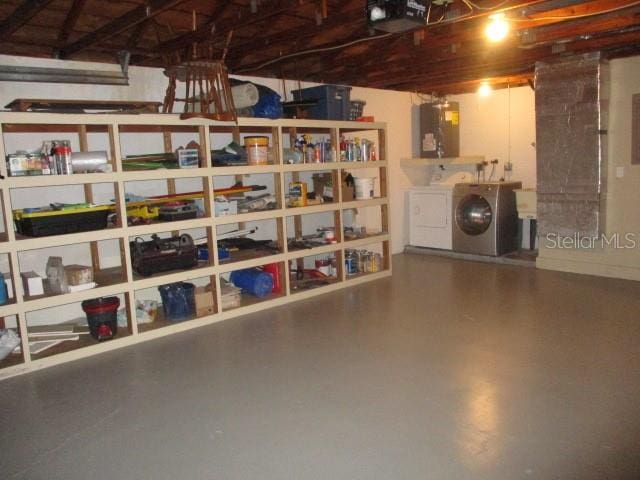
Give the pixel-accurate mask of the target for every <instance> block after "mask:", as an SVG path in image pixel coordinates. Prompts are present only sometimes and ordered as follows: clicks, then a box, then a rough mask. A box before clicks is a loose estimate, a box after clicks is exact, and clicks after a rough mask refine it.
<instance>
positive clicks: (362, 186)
mask: <svg viewBox="0 0 640 480" xmlns="http://www.w3.org/2000/svg"><path fill="white" fill-rule="evenodd" d="M353 181H354V183H355V185H356V200H369V199H371V198H373V189H374V184H375V177H360V178H355V177H354V178H353Z"/></svg>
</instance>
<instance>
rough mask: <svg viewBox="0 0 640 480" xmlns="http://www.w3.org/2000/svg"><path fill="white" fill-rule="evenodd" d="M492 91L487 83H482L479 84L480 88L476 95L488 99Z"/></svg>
mask: <svg viewBox="0 0 640 480" xmlns="http://www.w3.org/2000/svg"><path fill="white" fill-rule="evenodd" d="M492 91H493V89H492V88H491V85H489V84H488V83H487V82H482V83H481V84H480V88H478V95H480V96H481V97H488V96H489V95H491V92H492Z"/></svg>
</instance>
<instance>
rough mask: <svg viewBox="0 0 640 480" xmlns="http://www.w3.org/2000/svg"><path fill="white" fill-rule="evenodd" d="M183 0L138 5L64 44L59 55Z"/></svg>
mask: <svg viewBox="0 0 640 480" xmlns="http://www.w3.org/2000/svg"><path fill="white" fill-rule="evenodd" d="M183 1H185V0H150V1H149V2H147V4H146V5H140V6H139V7H136V8H134V9H133V10H130V11H129V12H127V13H125V14H124V15H121V16H120V17H118V18H116V19H115V20H113V21H111V22H109V23H107V24H106V25H104V26H103V27H101V28H99V29H98V30H96V31H95V32H92V33H89V34H87V35H85V36H84V37H82V38H80V39H78V40H76V41H75V42H73V43H71V44H69V45H66V46H64V47H63V48H62V49H61V51H60V56H61V57H62V58H68V57H70V56H71V55H73V54H75V53H77V52H79V51H81V50H84V49H86V48H88V47H90V46H91V45H94V44H96V43H99V42H103V41H105V40H107V39H109V38H112V37H114V36H115V35H118V34H119V33H122V32H124V31H126V30H128V29H130V28H132V27H134V26H136V25H138V24H139V23H142V22H144V21H146V20H149V19H150V18H153V17H155V16H156V15H158V14H160V13H162V12H164V11H166V10H168V9H170V8H173V7H174V6H176V5H178V4H179V3H181V2H183Z"/></svg>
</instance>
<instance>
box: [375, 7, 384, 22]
mask: <svg viewBox="0 0 640 480" xmlns="http://www.w3.org/2000/svg"><path fill="white" fill-rule="evenodd" d="M386 16H387V12H385V11H384V9H383V8H380V7H373V8H372V9H371V21H372V22H375V21H376V20H382V19H383V18H384V17H386Z"/></svg>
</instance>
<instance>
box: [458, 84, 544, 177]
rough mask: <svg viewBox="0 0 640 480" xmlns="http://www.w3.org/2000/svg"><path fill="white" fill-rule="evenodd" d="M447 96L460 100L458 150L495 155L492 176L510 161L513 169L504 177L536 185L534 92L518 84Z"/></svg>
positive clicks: (469, 153)
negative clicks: (487, 91) (482, 92)
mask: <svg viewBox="0 0 640 480" xmlns="http://www.w3.org/2000/svg"><path fill="white" fill-rule="evenodd" d="M450 99H451V100H454V101H457V102H459V103H460V154H461V155H463V156H464V155H485V157H486V159H487V161H491V160H493V159H495V158H497V159H498V160H499V161H500V163H499V164H498V167H497V168H496V175H495V177H494V179H495V180H497V179H499V178H501V177H503V176H504V170H503V168H504V164H505V162H507V161H511V163H512V164H513V172H512V173H511V176H510V177H509V176H508V174H507V177H506V179H510V180H515V181H521V182H522V183H523V186H524V187H531V188H535V186H536V150H535V141H536V115H535V92H534V91H533V90H532V89H531V88H529V87H519V88H511V89H502V90H495V91H493V92H491V94H490V95H489V96H487V97H481V96H479V95H478V94H476V93H471V94H465V95H455V96H452V97H451V98H450ZM489 171H490V168H489V169H488V170H487V175H488V173H489Z"/></svg>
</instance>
